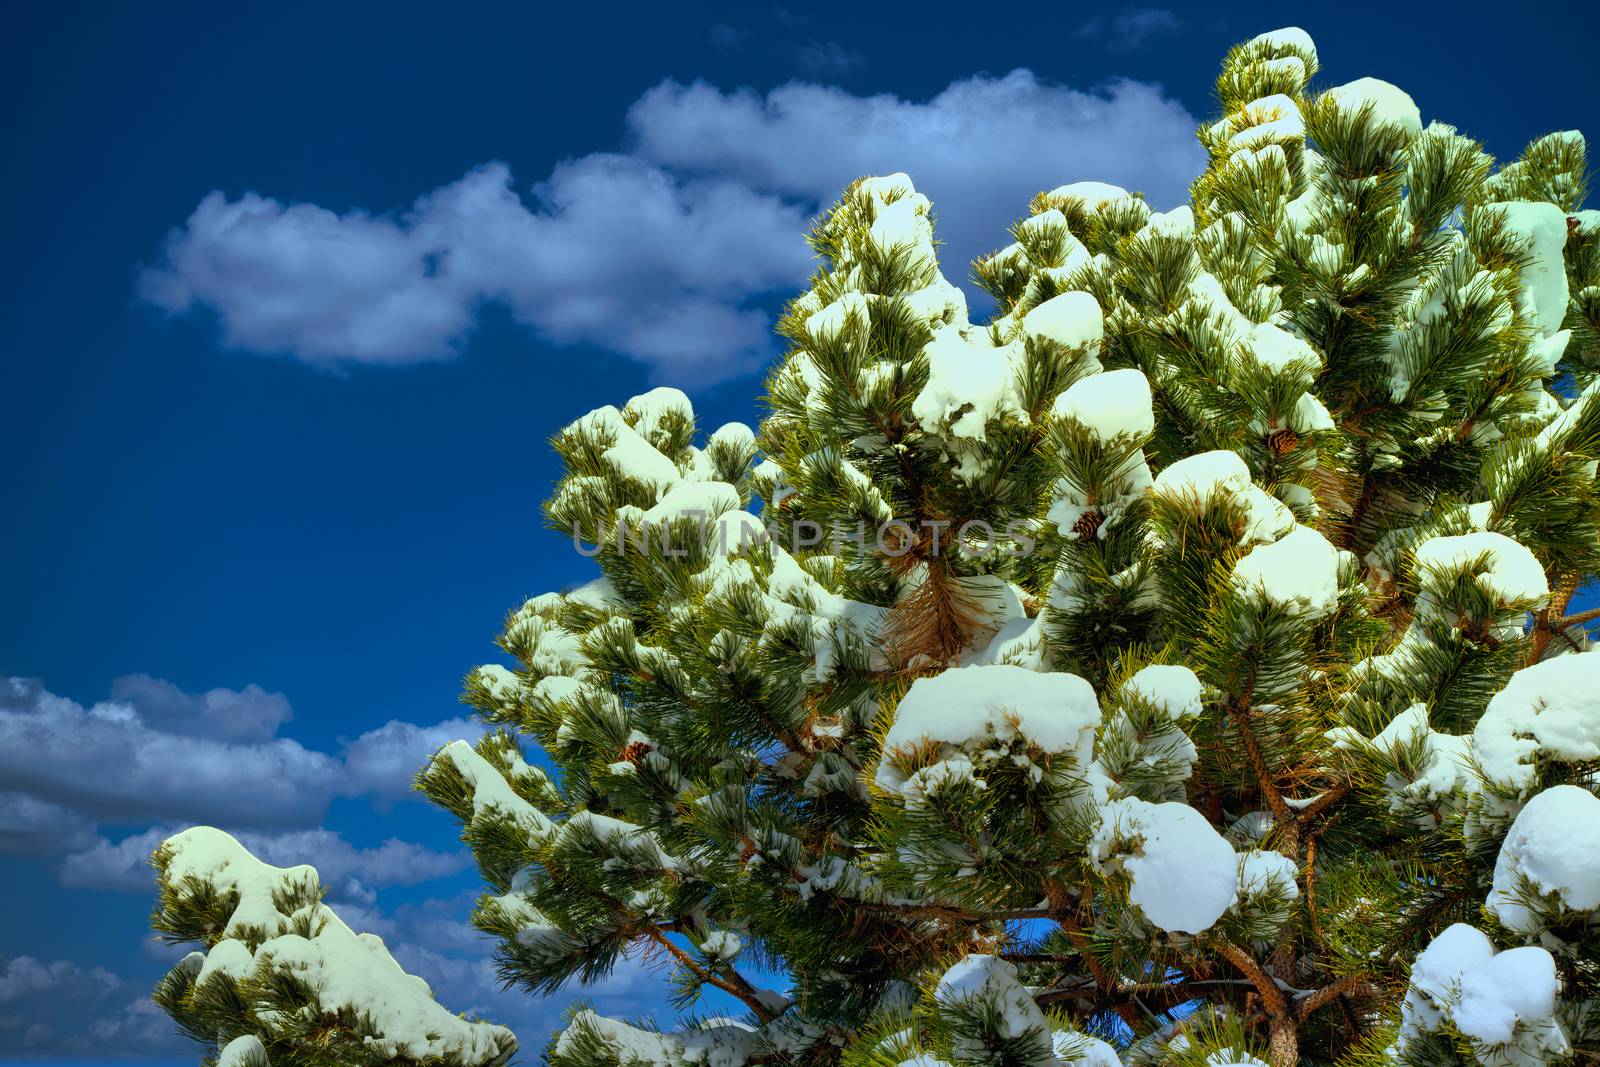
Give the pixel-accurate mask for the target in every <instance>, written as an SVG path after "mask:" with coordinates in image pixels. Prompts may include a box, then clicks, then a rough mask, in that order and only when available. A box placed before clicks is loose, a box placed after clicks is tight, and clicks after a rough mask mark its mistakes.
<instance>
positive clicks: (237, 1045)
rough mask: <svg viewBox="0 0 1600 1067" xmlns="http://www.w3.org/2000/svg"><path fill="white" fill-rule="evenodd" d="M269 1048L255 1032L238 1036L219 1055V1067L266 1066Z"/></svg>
mask: <svg viewBox="0 0 1600 1067" xmlns="http://www.w3.org/2000/svg"><path fill="white" fill-rule="evenodd" d="M266 1063H267V1050H266V1047H265V1046H264V1045H262V1044H261V1039H260V1038H259V1037H257V1036H256V1035H254V1034H245V1035H243V1036H242V1037H236V1038H234V1039H233V1040H232V1041H230V1042H228V1043H227V1045H226V1046H224V1047H223V1049H222V1052H221V1054H219V1055H218V1056H217V1067H266Z"/></svg>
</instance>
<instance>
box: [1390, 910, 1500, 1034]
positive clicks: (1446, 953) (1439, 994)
mask: <svg viewBox="0 0 1600 1067" xmlns="http://www.w3.org/2000/svg"><path fill="white" fill-rule="evenodd" d="M1493 958H1494V945H1493V943H1492V942H1490V940H1489V938H1488V937H1487V936H1486V935H1485V934H1484V933H1483V931H1482V930H1479V929H1478V928H1477V927H1475V926H1468V925H1467V924H1466V923H1455V924H1454V925H1452V926H1450V927H1448V928H1446V929H1445V930H1444V931H1443V932H1442V933H1440V934H1439V935H1438V936H1437V937H1435V938H1434V939H1433V940H1432V941H1431V942H1429V943H1428V947H1427V948H1425V949H1423V950H1422V951H1421V952H1419V953H1418V954H1417V958H1416V960H1414V961H1413V962H1412V964H1411V984H1410V988H1408V989H1407V991H1406V999H1405V1005H1404V1007H1403V1009H1402V1011H1403V1014H1402V1018H1403V1020H1404V1022H1403V1023H1402V1026H1403V1028H1404V1029H1406V1030H1409V1031H1410V1032H1412V1033H1431V1032H1432V1031H1434V1030H1436V1029H1437V1028H1438V1026H1439V1023H1440V1022H1441V1021H1442V1020H1443V1018H1444V1012H1445V1010H1446V1008H1447V1007H1448V1005H1449V1003H1450V1000H1451V999H1452V997H1453V995H1454V994H1453V991H1454V989H1455V988H1457V987H1458V985H1459V983H1460V981H1461V976H1462V975H1463V974H1465V973H1466V972H1467V971H1470V970H1471V969H1473V968H1474V967H1477V966H1479V965H1481V964H1484V963H1487V962H1489V960H1491V959H1493Z"/></svg>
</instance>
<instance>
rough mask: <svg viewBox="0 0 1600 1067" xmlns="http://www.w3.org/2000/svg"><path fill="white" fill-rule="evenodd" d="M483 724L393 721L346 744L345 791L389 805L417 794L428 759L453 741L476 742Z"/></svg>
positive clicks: (449, 721) (481, 732)
mask: <svg viewBox="0 0 1600 1067" xmlns="http://www.w3.org/2000/svg"><path fill="white" fill-rule="evenodd" d="M482 736H483V724H482V723H480V722H478V721H477V720H475V719H446V720H445V721H444V722H441V723H438V724H436V725H434V726H418V725H416V724H415V723H409V722H401V721H399V720H398V719H390V720H389V721H388V722H386V723H384V724H383V725H382V726H380V727H378V728H377V729H375V730H368V731H367V732H366V733H364V734H362V735H361V736H360V737H357V738H356V739H355V740H354V741H347V742H345V744H344V747H343V749H342V751H341V753H340V755H341V757H342V758H343V760H344V777H345V785H346V788H347V789H348V790H349V791H351V792H359V793H364V794H367V795H368V796H371V797H372V798H373V799H374V800H377V801H380V802H384V803H386V802H389V801H393V800H397V799H399V798H401V797H405V796H411V795H414V794H413V792H412V788H411V783H412V781H413V780H414V779H415V777H416V774H417V771H419V770H421V769H422V764H423V763H424V762H425V761H426V760H427V757H428V756H429V755H431V754H432V753H433V752H435V751H437V750H438V749H439V748H440V747H442V746H444V745H447V744H449V743H450V742H452V741H463V740H464V741H470V742H472V743H474V744H476V743H477V740H478V738H480V737H482Z"/></svg>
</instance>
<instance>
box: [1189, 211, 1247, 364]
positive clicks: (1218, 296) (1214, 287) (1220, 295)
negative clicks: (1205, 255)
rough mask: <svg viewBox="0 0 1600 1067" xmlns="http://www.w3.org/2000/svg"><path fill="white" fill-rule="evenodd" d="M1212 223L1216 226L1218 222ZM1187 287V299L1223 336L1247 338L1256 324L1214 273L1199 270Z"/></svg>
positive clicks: (1238, 340)
mask: <svg viewBox="0 0 1600 1067" xmlns="http://www.w3.org/2000/svg"><path fill="white" fill-rule="evenodd" d="M1220 221H1221V220H1218V222H1220ZM1212 225H1213V226H1216V225H1218V223H1212ZM1188 289H1189V299H1190V300H1192V301H1194V303H1195V304H1196V305H1198V306H1199V307H1201V308H1204V309H1205V310H1206V312H1208V313H1209V314H1210V315H1211V316H1212V318H1213V319H1214V320H1216V321H1217V323H1218V325H1219V326H1220V328H1221V330H1222V333H1223V336H1225V337H1226V338H1227V339H1228V340H1229V341H1230V342H1233V343H1238V344H1243V343H1245V342H1247V341H1248V340H1249V337H1250V332H1251V331H1252V330H1254V329H1255V326H1256V324H1255V323H1254V322H1251V321H1250V319H1248V318H1246V317H1245V316H1244V314H1242V313H1241V312H1240V311H1239V309H1238V308H1237V307H1235V306H1234V304H1233V301H1232V300H1230V299H1229V298H1228V294H1227V292H1226V291H1225V290H1224V289H1223V288H1222V283H1221V282H1220V281H1218V280H1217V276H1216V275H1215V274H1212V273H1211V272H1210V271H1201V272H1200V273H1199V274H1198V275H1196V276H1195V277H1194V279H1193V280H1192V281H1191V282H1189V286H1188Z"/></svg>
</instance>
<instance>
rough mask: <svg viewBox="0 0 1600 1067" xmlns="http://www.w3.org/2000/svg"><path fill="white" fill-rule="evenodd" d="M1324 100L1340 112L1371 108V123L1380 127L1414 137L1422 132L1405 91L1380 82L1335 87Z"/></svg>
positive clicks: (1418, 113)
mask: <svg viewBox="0 0 1600 1067" xmlns="http://www.w3.org/2000/svg"><path fill="white" fill-rule="evenodd" d="M1323 99H1325V100H1331V101H1333V103H1334V105H1335V106H1336V107H1338V108H1339V110H1341V111H1347V112H1348V111H1359V110H1360V109H1361V108H1363V107H1366V106H1367V105H1369V104H1370V105H1371V106H1372V119H1373V121H1374V122H1375V123H1377V124H1378V125H1380V126H1393V127H1395V128H1396V129H1399V130H1402V131H1405V132H1407V133H1410V134H1411V135H1412V136H1416V135H1417V134H1420V133H1421V132H1422V112H1421V111H1418V110H1417V105H1416V103H1415V102H1414V101H1413V100H1412V99H1411V97H1410V96H1409V95H1407V93H1406V92H1405V90H1403V89H1400V88H1398V87H1397V86H1394V85H1391V84H1389V83H1388V82H1386V81H1383V80H1382V79H1380V78H1357V79H1356V80H1355V81H1353V82H1346V83H1345V84H1343V85H1336V86H1334V87H1333V88H1332V89H1329V90H1328V91H1327V92H1326V93H1324V94H1323Z"/></svg>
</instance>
